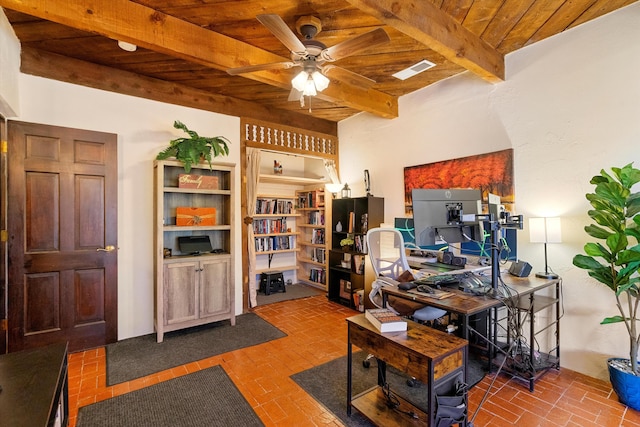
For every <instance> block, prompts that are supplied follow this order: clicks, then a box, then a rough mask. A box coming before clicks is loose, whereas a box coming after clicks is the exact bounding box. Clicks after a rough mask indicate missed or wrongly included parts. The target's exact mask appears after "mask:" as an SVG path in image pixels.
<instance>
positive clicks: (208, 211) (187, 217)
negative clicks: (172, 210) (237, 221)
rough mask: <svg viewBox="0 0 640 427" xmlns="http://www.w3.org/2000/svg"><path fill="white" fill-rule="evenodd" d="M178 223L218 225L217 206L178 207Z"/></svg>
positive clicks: (184, 224)
mask: <svg viewBox="0 0 640 427" xmlns="http://www.w3.org/2000/svg"><path fill="white" fill-rule="evenodd" d="M176 225H182V226H186V225H216V208H193V207H184V206H179V207H177V208H176Z"/></svg>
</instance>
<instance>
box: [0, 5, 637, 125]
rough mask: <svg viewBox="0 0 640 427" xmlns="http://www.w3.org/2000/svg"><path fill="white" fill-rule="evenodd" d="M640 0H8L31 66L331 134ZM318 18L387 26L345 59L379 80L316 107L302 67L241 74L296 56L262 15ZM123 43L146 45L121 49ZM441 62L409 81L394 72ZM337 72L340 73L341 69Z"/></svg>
mask: <svg viewBox="0 0 640 427" xmlns="http://www.w3.org/2000/svg"><path fill="white" fill-rule="evenodd" d="M635 1H637V0H422V1H408V0H407V1H393V0H306V1H297V0H295V1H294V0H286V1H285V0H269V1H254V0H235V1H231V0H137V1H128V0H91V1H89V0H85V1H74V0H68V1H50V0H0V6H2V7H3V8H4V10H5V14H6V15H7V17H8V19H9V21H10V23H11V25H12V27H13V29H14V30H15V32H16V35H17V36H18V38H19V40H20V42H21V45H22V65H21V70H22V72H24V73H27V74H33V75H38V76H42V77H47V78H52V79H56V80H61V81H67V82H71V83H75V84H80V85H85V86H90V87H94V88H100V89H104V90H109V91H114V92H119V93H123V94H129V95H133V96H140V97H145V98H150V99H156V100H159V101H162V102H170V103H174V104H180V105H186V106H190V107H195V108H200V109H203V110H209V111H215V112H220V113H225V114H230V115H236V116H250V117H254V118H258V119H263V120H268V121H274V122H278V123H283V124H287V125H292V126H299V127H305V128H308V129H310V130H316V131H320V132H325V133H329V134H336V133H337V122H339V121H340V120H343V119H345V118H348V117H350V116H353V115H354V114H357V113H360V112H362V111H366V112H369V113H372V114H375V115H378V116H380V117H384V118H389V119H392V118H394V117H397V115H398V97H400V96H402V95H406V94H408V93H411V92H413V91H416V90H418V89H421V88H423V87H426V86H429V85H431V84H433V83H435V82H437V81H440V80H442V79H446V78H448V77H451V76H454V75H456V74H459V73H462V72H464V71H467V70H469V71H470V72H472V73H474V74H476V75H477V76H478V78H481V79H484V80H485V81H486V82H487V84H499V82H501V81H503V80H504V56H505V55H506V54H508V53H511V52H513V51H515V50H518V49H520V48H522V47H524V46H527V45H530V44H532V43H535V42H537V41H540V40H543V39H546V38H548V37H550V36H553V35H556V34H559V33H561V32H563V31H565V30H568V29H570V28H573V27H575V26H577V25H580V24H582V23H585V22H587V21H590V20H592V19H595V18H597V17H599V16H601V15H604V14H606V13H609V12H611V11H613V10H616V9H618V8H620V7H623V6H626V5H629V4H631V3H634V2H635ZM260 14H277V15H279V16H280V17H281V18H282V19H283V20H284V21H285V23H286V24H287V25H288V26H289V28H290V29H291V30H292V31H294V32H296V21H297V20H298V19H299V18H300V17H302V16H315V17H317V18H319V20H320V22H321V24H322V30H321V32H320V33H319V34H317V36H316V37H315V39H316V40H318V41H320V42H322V43H324V44H325V45H326V46H328V47H331V46H334V45H336V44H338V43H341V42H344V41H345V40H349V39H352V38H353V37H356V36H358V35H361V34H364V33H366V32H368V31H371V30H374V29H376V28H383V29H384V31H385V32H386V33H387V34H388V36H389V38H390V41H389V42H387V43H383V44H380V45H376V46H374V47H371V48H367V49H364V50H362V51H360V52H357V53H355V54H353V55H350V56H347V57H346V58H343V59H339V60H338V61H336V62H334V63H333V65H336V66H339V67H341V68H342V69H346V70H348V71H351V72H354V73H357V74H360V75H362V76H365V77H368V78H369V79H372V80H373V81H375V84H373V85H372V86H370V87H365V86H363V85H362V84H356V83H357V82H353V81H350V80H349V79H345V78H341V79H340V80H335V79H332V81H331V83H330V85H329V87H328V88H327V89H326V90H325V91H323V92H321V93H320V94H319V95H318V96H316V97H313V98H312V99H311V100H310V101H309V100H307V102H306V105H305V107H301V105H300V103H299V102H297V101H288V97H289V93H290V90H291V78H292V77H293V76H294V75H295V73H297V72H299V70H300V68H298V67H294V68H292V69H282V70H267V71H260V72H254V73H248V74H243V75H241V76H240V75H238V76H231V75H229V74H228V73H227V70H228V69H230V68H234V67H241V66H247V65H256V64H265V63H272V62H280V61H287V60H290V52H289V50H288V49H287V48H286V47H285V46H284V45H283V44H282V43H281V42H280V41H279V40H278V39H277V38H276V37H275V36H274V34H273V33H271V32H270V31H269V30H268V29H267V28H266V27H265V26H264V25H262V24H261V23H260V22H259V21H258V20H257V19H256V16H257V15H260ZM115 40H122V41H126V42H129V43H133V44H135V45H137V46H138V49H137V50H136V51H135V52H126V51H124V50H122V49H120V48H119V47H118V45H117V43H116V41H115ZM425 59H426V60H428V61H430V62H433V63H434V64H436V66H435V67H433V68H431V69H429V70H427V71H424V72H422V73H420V74H418V75H416V76H414V77H411V78H409V79H407V80H399V79H397V78H395V77H393V76H392V74H394V73H396V72H398V71H400V70H403V69H405V68H407V67H410V66H412V65H414V64H416V63H418V62H420V61H422V60H425ZM329 76H331V74H329Z"/></svg>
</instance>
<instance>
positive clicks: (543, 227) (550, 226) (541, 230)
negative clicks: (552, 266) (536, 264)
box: [529, 218, 562, 279]
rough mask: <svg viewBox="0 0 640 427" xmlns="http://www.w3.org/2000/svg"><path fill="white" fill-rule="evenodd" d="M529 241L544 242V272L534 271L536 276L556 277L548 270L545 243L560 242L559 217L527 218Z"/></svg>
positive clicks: (543, 277) (544, 277)
mask: <svg viewBox="0 0 640 427" xmlns="http://www.w3.org/2000/svg"><path fill="white" fill-rule="evenodd" d="M529 241H530V242H532V243H544V272H539V273H536V277H540V278H542V279H557V278H558V275H557V274H555V273H552V272H549V267H548V264H547V243H561V242H562V233H561V230H560V218H529Z"/></svg>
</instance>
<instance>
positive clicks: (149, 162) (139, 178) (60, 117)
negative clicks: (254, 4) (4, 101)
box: [16, 74, 242, 339]
mask: <svg viewBox="0 0 640 427" xmlns="http://www.w3.org/2000/svg"><path fill="white" fill-rule="evenodd" d="M19 90H20V102H21V114H20V116H19V117H17V118H16V119H17V120H20V121H26V122H33V123H43V124H49V125H56V126H66V127H72V128H79V129H89V130H95V131H102V132H110V133H115V134H117V135H118V247H119V250H118V338H119V339H124V338H129V337H134V336H138V335H144V334H148V333H151V332H153V302H154V299H153V160H154V158H155V156H156V154H157V153H158V152H159V151H160V150H161V149H163V148H164V147H165V146H167V145H168V143H169V141H170V140H171V139H173V138H175V137H176V136H184V135H185V134H184V132H182V131H180V130H177V129H174V128H173V122H174V120H180V121H182V122H183V123H185V124H186V125H187V126H188V127H189V128H190V129H193V130H195V131H197V132H198V133H199V134H201V135H209V136H217V135H223V136H226V137H227V138H229V139H230V140H231V145H230V147H229V148H230V154H229V156H228V157H223V158H221V161H223V162H231V163H235V164H236V166H237V168H236V180H235V182H236V188H235V191H236V194H237V195H238V197H237V198H236V203H235V207H234V211H235V212H240V163H239V159H240V142H239V141H240V119H239V118H237V117H231V116H225V115H221V114H215V113H210V112H206V111H200V110H195V109H192V108H185V107H179V106H175V105H169V104H163V103H159V102H154V101H149V100H145V99H141V98H135V97H130V96H123V95H118V94H115V93H111V92H105V91H101V90H95V89H90V88H86V87H83V86H76V85H71V84H67V83H62V82H58V81H53V80H48V79H43V78H39V77H33V76H29V75H24V74H23V75H21V76H20V88H19ZM241 223H242V221H240V220H239V218H238V221H236V224H237V227H236V230H235V239H236V242H237V244H236V247H237V248H239V247H240V241H241V234H240V232H241V230H240V224H241ZM237 252H238V253H237V256H236V258H235V277H236V312H237V313H242V281H241V277H242V259H241V256H240V251H237Z"/></svg>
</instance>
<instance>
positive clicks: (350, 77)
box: [322, 64, 376, 89]
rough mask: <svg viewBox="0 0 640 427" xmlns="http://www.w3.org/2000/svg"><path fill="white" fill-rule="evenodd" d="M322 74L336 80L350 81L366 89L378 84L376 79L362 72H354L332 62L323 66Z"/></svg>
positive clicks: (349, 82) (351, 83)
mask: <svg viewBox="0 0 640 427" xmlns="http://www.w3.org/2000/svg"><path fill="white" fill-rule="evenodd" d="M322 74H324V75H326V76H327V77H331V78H334V79H336V80H340V81H342V82H345V83H348V84H350V85H352V86H359V87H362V88H364V89H368V88H370V87H372V86H373V85H374V84H376V81H375V80H372V79H370V78H369V77H365V76H363V75H362V74H358V73H354V72H353V71H349V70H347V69H346V68H342V67H337V66H335V65H331V64H327V65H324V66H323V67H322Z"/></svg>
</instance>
